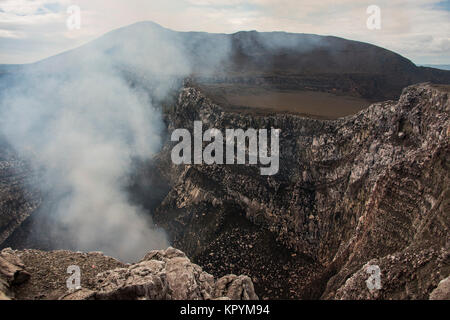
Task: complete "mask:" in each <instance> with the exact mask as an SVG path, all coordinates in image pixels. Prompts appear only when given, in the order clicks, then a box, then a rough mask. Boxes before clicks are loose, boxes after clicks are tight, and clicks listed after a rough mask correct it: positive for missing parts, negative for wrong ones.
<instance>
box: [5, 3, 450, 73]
mask: <svg viewBox="0 0 450 320" xmlns="http://www.w3.org/2000/svg"><path fill="white" fill-rule="evenodd" d="M71 5H77V6H79V7H80V8H81V28H80V29H79V30H77V29H75V30H69V29H68V28H67V26H66V20H67V18H68V16H69V14H68V13H67V8H68V7H69V6H71ZM369 5H377V6H378V7H379V8H380V9H381V29H380V30H369V29H368V28H367V26H366V21H367V19H368V17H369V14H367V12H366V10H367V7H368V6H369ZM144 20H151V21H154V22H156V23H159V24H161V25H162V26H164V27H167V28H170V29H174V30H179V31H207V32H223V33H233V32H236V31H240V30H258V31H288V32H300V33H316V34H323V35H336V36H340V37H344V38H348V39H353V40H360V41H365V42H370V43H373V44H377V45H379V46H382V47H385V48H387V49H390V50H393V51H396V52H398V53H400V54H402V55H404V56H406V57H407V58H409V59H411V60H412V61H413V62H415V63H417V64H426V63H429V64H450V0H445V1H440V0H370V1H365V0H312V1H311V0H306V1H304V0H247V1H244V0H161V1H160V0H73V1H72V0H0V63H28V62H33V61H36V60H39V59H42V58H46V57H48V56H51V55H54V54H56V53H59V52H62V51H65V50H68V49H71V48H74V47H77V46H79V45H81V44H83V43H85V42H87V41H89V40H92V39H94V38H96V37H98V36H100V35H102V34H104V33H105V32H107V31H110V30H112V29H115V28H118V27H121V26H125V25H128V24H131V23H134V22H138V21H144Z"/></svg>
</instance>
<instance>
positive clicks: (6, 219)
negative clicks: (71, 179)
mask: <svg viewBox="0 0 450 320" xmlns="http://www.w3.org/2000/svg"><path fill="white" fill-rule="evenodd" d="M34 176H35V174H34V173H33V172H32V170H31V169H30V167H29V165H28V164H27V163H26V162H25V161H23V160H22V159H20V157H18V156H17V154H16V153H15V152H14V150H13V149H12V148H11V147H10V146H9V145H8V144H7V143H6V142H5V141H4V138H3V137H2V136H0V245H1V244H2V242H3V241H5V240H6V239H7V238H8V237H9V236H10V235H11V234H12V233H13V232H14V230H15V229H16V228H17V227H18V226H20V224H21V223H22V222H23V221H24V220H25V219H26V218H28V217H29V216H30V214H31V213H32V212H33V211H34V210H36V208H37V207H38V206H39V205H40V203H41V197H40V193H39V191H38V190H37V189H36V188H34V187H33V185H34V183H33V179H34Z"/></svg>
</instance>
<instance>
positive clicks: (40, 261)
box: [0, 248, 258, 300]
mask: <svg viewBox="0 0 450 320" xmlns="http://www.w3.org/2000/svg"><path fill="white" fill-rule="evenodd" d="M69 266H78V267H79V268H80V280H81V283H80V287H79V288H74V289H70V290H69V289H67V284H66V283H67V279H68V278H69V277H70V274H68V273H67V272H66V271H67V268H68V267H69ZM0 297H1V298H10V299H11V298H15V299H62V300H119V299H120V300H137V299H151V300H186V299H187V300H210V299H237V300H241V299H242V300H256V299H258V296H257V295H256V294H255V291H254V288H253V283H252V281H251V279H250V278H249V277H247V276H244V275H241V276H236V275H228V276H226V277H223V278H221V279H217V280H216V279H214V277H213V276H212V275H210V274H208V273H206V272H204V271H203V270H202V268H201V267H199V266H198V265H195V264H193V263H191V262H190V260H189V259H188V258H187V257H186V255H185V254H184V253H183V252H181V251H180V250H176V249H174V248H168V249H167V250H155V251H151V252H149V253H148V254H147V255H146V256H145V257H144V258H143V259H142V260H141V261H140V262H138V263H136V264H132V265H125V264H122V263H121V262H119V261H117V260H115V259H113V258H110V257H106V256H104V255H103V254H101V253H96V252H93V253H80V252H71V251H53V252H43V251H38V250H24V251H14V250H11V249H4V250H2V251H1V252H0Z"/></svg>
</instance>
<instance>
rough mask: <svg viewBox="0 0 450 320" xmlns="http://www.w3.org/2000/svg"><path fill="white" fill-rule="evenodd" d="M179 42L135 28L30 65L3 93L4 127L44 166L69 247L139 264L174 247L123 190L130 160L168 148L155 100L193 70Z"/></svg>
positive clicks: (0, 121) (46, 188)
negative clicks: (151, 254) (155, 252)
mask: <svg viewBox="0 0 450 320" xmlns="http://www.w3.org/2000/svg"><path fill="white" fill-rule="evenodd" d="M177 43H178V42H177V39H175V38H173V35H172V33H170V32H167V30H165V29H163V28H160V27H157V26H154V25H152V24H150V25H149V24H141V25H136V26H134V27H133V28H131V29H130V28H128V29H123V30H119V31H115V32H112V33H110V34H107V35H106V36H104V37H102V38H101V39H99V40H98V41H96V42H93V43H91V44H88V45H86V46H84V47H82V48H79V49H77V50H74V51H72V52H70V53H66V54H63V55H60V56H56V57H53V58H50V59H47V60H44V61H41V62H39V63H36V64H34V65H30V66H27V67H26V68H25V71H24V72H23V74H21V75H20V76H16V77H14V84H12V83H11V84H10V85H9V88H8V89H6V90H5V91H4V92H3V93H2V96H3V97H2V99H1V101H0V125H1V127H0V128H1V132H2V134H3V135H4V136H5V137H6V138H7V139H8V141H9V142H10V143H11V144H12V145H13V146H14V148H15V149H16V150H17V152H18V153H19V154H20V155H21V156H22V157H24V158H26V159H27V160H29V161H30V163H32V164H33V166H34V167H35V169H36V170H41V172H43V175H42V181H40V186H41V189H42V190H43V193H46V194H48V195H50V196H49V197H48V198H49V199H53V201H55V199H56V201H55V203H53V204H52V205H50V206H48V208H51V211H52V212H49V213H48V214H49V215H51V217H52V218H53V219H55V220H56V221H58V223H59V224H61V225H62V226H63V227H64V228H63V229H64V230H65V232H67V233H69V234H68V235H66V237H64V238H65V239H72V240H71V243H70V244H68V246H70V247H73V248H76V249H78V250H82V251H103V252H105V253H106V254H108V255H112V256H114V257H118V258H120V259H123V260H125V261H132V260H135V259H138V258H140V257H141V256H142V255H143V254H145V253H146V252H148V251H149V250H151V249H160V248H165V247H167V246H168V245H169V243H168V240H167V237H166V234H165V232H164V231H163V230H161V229H158V228H155V226H154V225H153V223H152V221H151V218H150V217H149V215H148V213H145V212H143V210H141V209H140V208H139V207H137V206H135V205H133V204H131V203H130V202H129V201H128V199H127V195H126V193H125V192H124V189H125V188H126V186H127V177H128V176H129V174H131V170H132V161H133V160H134V159H141V160H145V159H150V158H151V157H152V156H153V155H154V154H155V153H156V152H158V150H159V148H160V145H161V131H162V129H163V122H162V120H161V114H160V111H159V109H158V108H156V106H155V101H157V100H158V99H160V98H163V97H164V95H165V94H167V92H168V91H169V90H170V88H171V84H172V82H173V79H174V78H182V77H184V76H186V75H188V74H189V72H190V66H189V63H188V62H187V60H186V59H185V58H184V57H183V52H182V48H179V47H177ZM124 71H126V74H127V75H128V76H124V74H125V73H124ZM130 75H133V77H135V78H136V79H131V80H133V81H137V82H139V83H140V84H141V86H140V87H135V86H133V85H130V79H127V77H130ZM171 79H172V80H171ZM150 91H152V94H149V92H150ZM155 99H156V100H155ZM149 192H151V190H149ZM49 210H50V209H49ZM53 241H55V242H58V241H60V240H59V239H58V238H57V237H56V238H54V239H53ZM64 245H65V244H57V246H64Z"/></svg>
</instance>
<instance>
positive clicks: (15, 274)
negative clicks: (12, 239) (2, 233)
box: [0, 249, 30, 300]
mask: <svg viewBox="0 0 450 320" xmlns="http://www.w3.org/2000/svg"><path fill="white" fill-rule="evenodd" d="M29 277H30V274H29V273H28V272H26V271H25V266H24V264H23V262H22V260H20V258H19V257H17V255H16V254H15V253H14V251H12V250H11V249H3V250H2V251H0V300H10V299H13V298H14V292H13V289H12V286H13V285H19V284H21V283H23V282H25V281H27V280H28V279H29Z"/></svg>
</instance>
